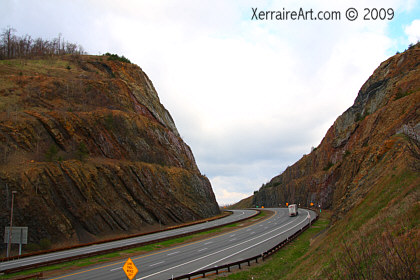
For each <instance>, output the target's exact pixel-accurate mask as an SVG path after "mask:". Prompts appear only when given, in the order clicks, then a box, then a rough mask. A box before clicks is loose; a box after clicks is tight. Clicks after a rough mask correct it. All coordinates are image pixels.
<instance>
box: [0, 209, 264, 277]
mask: <svg viewBox="0 0 420 280" xmlns="http://www.w3.org/2000/svg"><path fill="white" fill-rule="evenodd" d="M232 211H233V214H232V215H229V216H227V217H224V218H221V219H217V220H214V221H210V222H206V223H201V224H196V225H192V226H187V227H182V228H177V229H173V230H168V231H163V232H158V233H154V234H148V235H144V236H139V237H135V238H128V239H123V240H118V241H113V242H108V243H103V244H98V245H91V246H86V247H81V248H77V249H70V250H65V251H59V252H54V253H50V254H45V255H38V256H33V257H27V258H22V259H18V260H12V261H7V262H2V263H0V271H3V270H6V269H10V268H15V267H20V266H24V265H29V264H36V263H41V262H45V261H48V260H55V259H62V258H66V257H70V256H77V255H81V254H86V253H90V252H96V251H99V250H106V249H112V248H118V247H122V246H125V245H130V244H136V243H140V242H146V241H150V240H156V239H161V238H165V237H169V236H175V235H179V234H183V233H186V232H193V231H197V230H201V229H205V228H210V227H214V226H218V225H224V224H228V223H231V222H234V221H238V220H241V219H243V218H247V217H251V216H252V215H254V214H255V213H256V211H254V210H232ZM79 279H80V278H79ZM110 279H112V278H110Z"/></svg>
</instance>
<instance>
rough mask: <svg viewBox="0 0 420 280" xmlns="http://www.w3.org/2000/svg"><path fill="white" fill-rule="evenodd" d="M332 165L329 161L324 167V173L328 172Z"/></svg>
mask: <svg viewBox="0 0 420 280" xmlns="http://www.w3.org/2000/svg"><path fill="white" fill-rule="evenodd" d="M333 165H334V164H333V163H332V162H331V161H329V162H328V163H327V165H326V166H325V167H324V169H323V170H324V171H327V170H329V169H330V168H331V167H332V166H333Z"/></svg>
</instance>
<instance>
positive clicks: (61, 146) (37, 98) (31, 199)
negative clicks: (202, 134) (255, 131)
mask: <svg viewBox="0 0 420 280" xmlns="http://www.w3.org/2000/svg"><path fill="white" fill-rule="evenodd" d="M113 58H115V56H114V57H112V56H87V55H62V56H52V57H45V56H44V57H42V58H33V59H10V60H0V186H1V189H0V195H1V197H2V199H1V200H0V209H1V211H0V225H1V231H2V232H3V230H4V226H6V225H8V224H9V215H10V202H11V201H10V199H11V191H12V190H16V191H17V194H16V195H15V208H14V225H15V226H28V227H29V240H30V242H38V241H39V240H41V239H48V240H51V241H52V242H53V243H59V242H63V241H65V242H68V243H74V242H86V241H91V240H96V239H98V238H100V237H103V236H111V235H115V234H127V233H133V232H137V231H139V230H143V229H145V228H147V227H149V226H151V225H154V224H158V225H159V224H163V225H165V224H175V223H180V222H186V221H191V220H195V219H200V218H205V217H209V216H213V215H215V214H218V213H219V209H218V205H217V202H216V200H215V196H214V194H213V191H212V188H211V185H210V182H209V180H208V179H207V178H206V177H205V176H203V175H201V173H200V171H199V169H198V167H197V165H196V163H195V160H194V156H193V154H192V151H191V149H190V148H189V146H188V145H187V144H186V143H184V141H183V140H182V138H181V137H180V135H179V133H178V131H177V129H176V127H175V123H174V121H173V120H172V118H171V116H170V114H169V112H168V111H167V110H166V109H165V108H164V106H163V105H162V104H161V103H160V101H159V97H158V95H157V92H156V90H155V88H154V86H153V84H152V82H151V81H150V79H149V78H148V77H147V75H146V74H145V73H144V72H143V71H142V69H141V68H140V67H138V66H137V65H134V64H131V63H126V62H122V61H119V60H118V59H113Z"/></svg>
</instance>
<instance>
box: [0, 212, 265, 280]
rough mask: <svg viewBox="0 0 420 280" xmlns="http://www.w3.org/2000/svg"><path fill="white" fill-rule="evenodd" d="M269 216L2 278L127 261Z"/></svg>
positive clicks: (263, 215) (61, 272) (51, 272)
mask: <svg viewBox="0 0 420 280" xmlns="http://www.w3.org/2000/svg"><path fill="white" fill-rule="evenodd" d="M267 216H269V215H268V214H267V212H266V211H261V212H260V214H259V215H257V216H255V217H253V218H251V219H249V220H247V221H243V222H241V223H234V224H230V225H225V226H222V227H219V228H215V229H211V230H208V231H204V232H200V233H195V234H192V235H189V236H184V237H179V238H174V239H170V240H166V241H162V242H159V243H155V244H150V245H146V246H141V247H138V248H132V249H127V250H122V251H116V252H113V253H109V254H105V255H100V256H95V257H90V258H85V259H81V260H75V261H69V262H65V263H61V264H56V265H51V266H45V267H41V268H36V269H30V270H26V271H22V272H17V273H11V274H7V275H1V276H0V279H11V278H12V279H13V278H14V277H18V276H24V275H32V274H36V273H39V272H44V276H45V275H47V274H48V275H54V274H56V273H54V271H59V272H60V274H63V273H64V271H71V270H75V269H80V268H83V267H87V266H90V265H96V264H100V263H105V262H111V261H118V260H124V261H125V259H126V258H128V257H131V256H136V255H141V254H145V253H149V252H152V251H155V250H159V249H165V248H170V247H173V246H175V245H181V244H184V243H187V242H192V241H196V240H200V239H204V238H208V237H211V236H213V235H217V234H220V233H223V232H227V231H231V230H234V229H235V228H240V227H245V226H248V225H250V224H251V223H254V222H257V221H259V220H261V219H263V218H265V217H267Z"/></svg>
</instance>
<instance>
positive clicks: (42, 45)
mask: <svg viewBox="0 0 420 280" xmlns="http://www.w3.org/2000/svg"><path fill="white" fill-rule="evenodd" d="M14 32H16V30H15V29H14V28H12V27H7V28H6V29H3V32H2V33H1V40H0V59H11V58H31V57H34V56H51V55H65V54H72V55H75V54H76V55H77V54H85V51H84V49H83V47H82V46H81V45H77V44H74V43H69V42H67V41H65V40H64V38H63V37H62V34H61V33H59V34H58V37H57V38H54V39H53V40H52V41H48V40H43V39H42V38H37V39H35V40H34V39H32V38H31V36H29V35H25V36H22V37H19V36H15V35H14Z"/></svg>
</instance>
